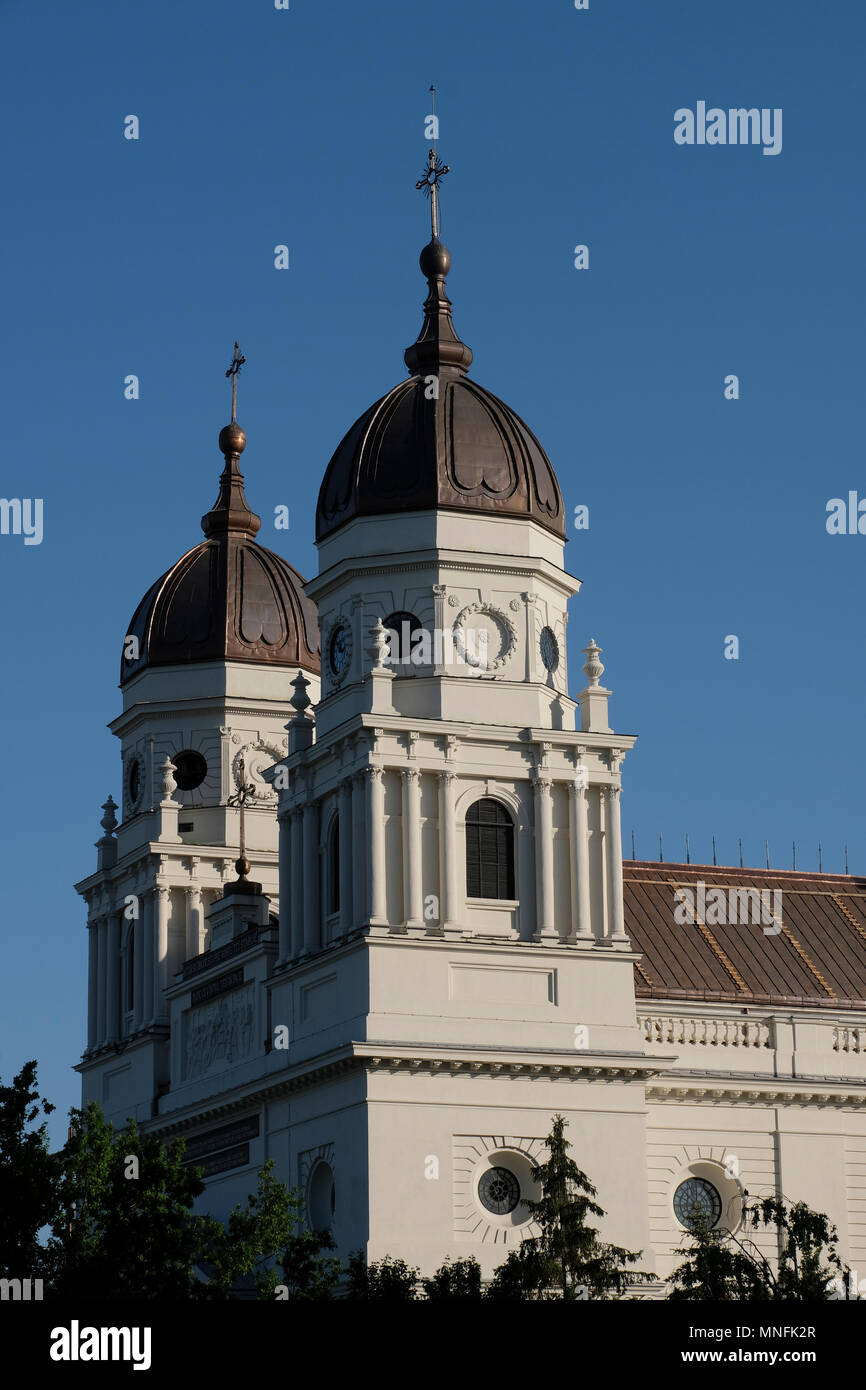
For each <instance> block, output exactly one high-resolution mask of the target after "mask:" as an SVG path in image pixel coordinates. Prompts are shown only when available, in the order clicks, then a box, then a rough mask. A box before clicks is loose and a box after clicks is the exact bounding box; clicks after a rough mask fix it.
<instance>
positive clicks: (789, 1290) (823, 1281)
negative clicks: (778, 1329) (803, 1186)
mask: <svg viewBox="0 0 866 1390" xmlns="http://www.w3.org/2000/svg"><path fill="white" fill-rule="evenodd" d="M747 1195H748V1194H747ZM743 1225H744V1227H745V1229H746V1230H749V1229H751V1230H753V1231H757V1230H758V1229H759V1228H763V1230H764V1231H770V1230H773V1231H775V1234H776V1241H777V1245H778V1251H779V1254H778V1260H777V1265H776V1268H775V1269H774V1268H773V1266H772V1265H771V1263H770V1261H769V1260H768V1259H767V1257H766V1256H765V1255H764V1254H763V1253H762V1252H761V1250H760V1249H759V1248H758V1246H757V1244H756V1243H755V1242H754V1241H753V1240H750V1239H749V1238H748V1237H746V1236H738V1235H736V1234H735V1233H734V1232H732V1231H726V1230H710V1229H709V1228H708V1226H707V1225H706V1224H703V1225H700V1226H696V1227H695V1229H694V1230H692V1231H691V1232H690V1233H689V1235H690V1243H689V1244H688V1245H686V1246H683V1247H681V1248H680V1249H678V1250H677V1252H676V1253H677V1254H678V1255H683V1256H684V1257H685V1258H684V1260H683V1263H682V1264H681V1265H679V1266H678V1267H677V1268H676V1269H675V1270H674V1272H673V1274H672V1275H671V1283H672V1284H673V1290H672V1292H671V1294H670V1298H671V1299H673V1300H678V1301H686V1300H687V1301H691V1302H697V1301H708V1300H712V1301H714V1302H720V1301H737V1300H745V1299H750V1300H758V1301H779V1302H782V1301H784V1302H813V1303H814V1302H825V1301H827V1300H829V1299H833V1298H838V1297H839V1294H838V1292H837V1290H838V1289H839V1287H840V1284H844V1288H845V1296H847V1294H848V1290H849V1280H848V1276H849V1275H850V1273H851V1271H850V1269H848V1267H847V1265H845V1264H843V1262H842V1260H841V1258H840V1256H839V1253H838V1251H837V1249H836V1243H837V1241H838V1239H839V1237H838V1233H837V1231H836V1227H835V1226H834V1225H833V1224H832V1223H831V1222H830V1220H829V1218H828V1217H827V1216H825V1215H824V1214H823V1212H816V1211H812V1209H811V1208H810V1207H809V1206H807V1204H806V1203H805V1202H787V1201H786V1200H785V1199H784V1198H780V1197H764V1198H762V1199H761V1200H760V1201H756V1202H754V1203H753V1204H751V1205H749V1204H748V1203H747V1204H746V1206H744V1208H743Z"/></svg>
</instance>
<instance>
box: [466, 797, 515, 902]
mask: <svg viewBox="0 0 866 1390" xmlns="http://www.w3.org/2000/svg"><path fill="white" fill-rule="evenodd" d="M466 896H467V898H507V899H513V897H514V823H513V821H512V819H511V816H510V815H509V814H508V812H507V810H506V809H505V807H504V806H503V805H502V802H501V801H494V800H493V798H492V797H484V798H483V799H482V800H481V801H476V802H474V804H473V805H472V806H470V807H469V810H468V811H467V813H466Z"/></svg>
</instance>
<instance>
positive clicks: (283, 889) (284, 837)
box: [277, 811, 292, 965]
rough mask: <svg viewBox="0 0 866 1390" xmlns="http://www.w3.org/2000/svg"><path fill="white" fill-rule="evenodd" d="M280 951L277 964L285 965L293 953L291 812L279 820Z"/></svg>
mask: <svg viewBox="0 0 866 1390" xmlns="http://www.w3.org/2000/svg"><path fill="white" fill-rule="evenodd" d="M279 825H280V840H279V855H280V862H279V882H280V949H279V953H278V955H277V964H278V965H285V963H286V961H287V960H288V959H289V957H290V955H291V953H292V822H291V812H289V811H285V812H284V813H283V814H282V815H281V816H280V818H279Z"/></svg>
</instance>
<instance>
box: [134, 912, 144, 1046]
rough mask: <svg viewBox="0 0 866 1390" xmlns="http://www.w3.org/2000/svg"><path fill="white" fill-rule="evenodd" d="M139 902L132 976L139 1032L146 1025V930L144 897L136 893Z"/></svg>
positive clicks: (135, 1013) (135, 1014)
mask: <svg viewBox="0 0 866 1390" xmlns="http://www.w3.org/2000/svg"><path fill="white" fill-rule="evenodd" d="M136 902H137V903H138V916H137V917H134V918H133V920H132V931H133V937H132V950H133V976H132V990H133V1001H132V1031H133V1032H134V1033H136V1032H138V1030H139V1028H142V1027H143V1026H144V1022H145V1018H144V994H145V990H144V962H145V959H146V956H145V947H146V942H145V931H144V899H143V897H142V895H141V894H137V895H136Z"/></svg>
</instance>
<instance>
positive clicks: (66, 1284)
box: [49, 1102, 219, 1300]
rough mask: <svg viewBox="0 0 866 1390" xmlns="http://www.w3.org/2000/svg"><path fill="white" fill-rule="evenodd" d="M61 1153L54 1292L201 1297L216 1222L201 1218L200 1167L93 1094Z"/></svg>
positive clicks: (52, 1247) (179, 1145) (180, 1148)
mask: <svg viewBox="0 0 866 1390" xmlns="http://www.w3.org/2000/svg"><path fill="white" fill-rule="evenodd" d="M71 1119H72V1125H71V1129H70V1137H69V1139H68V1141H67V1143H66V1145H65V1147H64V1149H63V1150H62V1151H61V1162H62V1166H63V1174H62V1178H61V1182H60V1198H61V1202H62V1207H63V1216H62V1218H61V1219H60V1220H58V1221H56V1222H55V1225H54V1233H53V1236H52V1239H51V1241H50V1242H49V1254H50V1258H51V1261H52V1275H51V1292H52V1294H55V1295H57V1296H60V1297H62V1296H68V1295H70V1294H74V1295H75V1296H76V1297H77V1298H96V1299H110V1300H114V1299H124V1298H135V1299H180V1298H190V1297H193V1296H195V1294H196V1293H197V1292H198V1289H199V1282H198V1280H197V1278H196V1274H195V1265H196V1261H197V1258H198V1256H199V1252H200V1251H201V1250H202V1248H203V1247H205V1246H206V1245H207V1244H208V1240H209V1238H210V1237H212V1236H213V1232H214V1230H215V1228H217V1227H218V1226H219V1223H218V1222H214V1221H212V1220H211V1218H209V1217H203V1216H194V1215H193V1214H192V1206H193V1203H194V1201H195V1199H196V1197H198V1196H199V1195H200V1193H201V1192H203V1191H204V1183H203V1182H202V1180H201V1170H200V1169H197V1168H192V1167H189V1166H185V1165H184V1163H183V1152H184V1144H183V1141H182V1140H177V1141H175V1143H173V1144H171V1145H169V1146H168V1147H164V1146H163V1145H162V1143H161V1142H160V1141H159V1139H157V1138H155V1137H150V1136H145V1135H142V1134H140V1133H139V1130H138V1126H137V1125H136V1123H135V1121H134V1120H129V1121H128V1123H127V1126H126V1128H125V1129H124V1130H122V1131H116V1130H115V1129H114V1128H113V1127H112V1126H111V1125H110V1124H109V1123H108V1121H107V1120H106V1119H105V1118H104V1116H103V1114H102V1111H101V1110H100V1108H99V1106H98V1105H96V1103H95V1102H91V1103H90V1104H89V1105H88V1106H87V1108H86V1109H85V1110H73V1111H72V1115H71Z"/></svg>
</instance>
